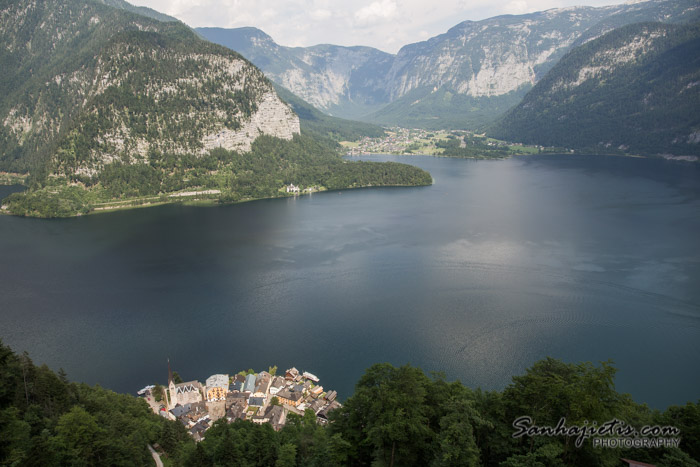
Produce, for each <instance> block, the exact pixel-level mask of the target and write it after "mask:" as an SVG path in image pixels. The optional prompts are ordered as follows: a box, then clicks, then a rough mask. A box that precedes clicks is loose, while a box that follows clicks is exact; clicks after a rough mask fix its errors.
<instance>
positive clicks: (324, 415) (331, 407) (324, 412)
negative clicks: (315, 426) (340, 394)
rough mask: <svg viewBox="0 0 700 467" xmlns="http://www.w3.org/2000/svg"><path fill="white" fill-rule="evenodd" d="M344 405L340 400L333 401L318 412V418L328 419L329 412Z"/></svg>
mask: <svg viewBox="0 0 700 467" xmlns="http://www.w3.org/2000/svg"><path fill="white" fill-rule="evenodd" d="M340 407H342V405H340V403H339V402H336V401H333V402H331V403H330V404H328V406H326V407H324V408H323V409H322V410H321V411H320V412H319V413H318V418H321V419H323V420H326V421H327V420H328V414H329V413H330V412H332V411H333V410H335V409H338V408H340Z"/></svg>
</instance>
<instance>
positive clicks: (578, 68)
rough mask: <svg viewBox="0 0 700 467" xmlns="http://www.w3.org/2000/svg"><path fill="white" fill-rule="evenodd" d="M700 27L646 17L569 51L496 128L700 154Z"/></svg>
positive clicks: (564, 141) (562, 141) (587, 143)
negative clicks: (646, 21) (672, 23)
mask: <svg viewBox="0 0 700 467" xmlns="http://www.w3.org/2000/svg"><path fill="white" fill-rule="evenodd" d="M698 108H700V27H699V26H697V23H695V24H694V25H668V24H661V23H640V24H634V25H629V26H625V27H622V28H619V29H615V30H613V31H611V32H609V33H607V34H605V35H603V36H601V37H599V38H597V39H595V40H592V41H589V42H586V43H585V44H584V45H582V46H580V47H577V48H575V49H574V50H572V51H571V53H569V54H567V55H566V56H565V57H564V58H562V60H561V61H560V62H559V63H557V65H556V66H555V67H554V68H552V70H550V72H549V73H547V75H545V76H544V77H543V78H542V79H541V80H540V81H539V82H538V83H537V85H536V86H535V87H534V88H533V89H532V91H530V92H529V93H528V94H527V96H525V98H524V99H523V101H522V102H521V103H520V104H519V105H518V106H517V107H515V108H514V109H513V110H511V111H510V112H509V113H508V114H507V115H506V116H505V117H504V118H503V119H502V121H500V122H499V123H498V124H496V125H495V126H494V127H493V128H492V129H491V130H490V132H491V134H492V135H493V136H496V137H500V138H504V139H510V140H517V141H523V142H528V143H534V144H542V145H548V146H563V147H569V148H576V149H586V150H590V151H595V152H633V153H635V152H636V153H643V154H650V153H651V154H654V153H656V154H673V155H682V156H684V155H696V156H697V155H700V144H699V143H700V138H698V136H697V135H698V134H700V114H698V111H697V109H698Z"/></svg>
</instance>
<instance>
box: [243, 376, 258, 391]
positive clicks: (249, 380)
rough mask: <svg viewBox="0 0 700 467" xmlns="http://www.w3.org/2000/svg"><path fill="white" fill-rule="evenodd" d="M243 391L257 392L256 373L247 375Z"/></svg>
mask: <svg viewBox="0 0 700 467" xmlns="http://www.w3.org/2000/svg"><path fill="white" fill-rule="evenodd" d="M243 392H250V393H253V392H255V375H248V376H246V377H245V383H243Z"/></svg>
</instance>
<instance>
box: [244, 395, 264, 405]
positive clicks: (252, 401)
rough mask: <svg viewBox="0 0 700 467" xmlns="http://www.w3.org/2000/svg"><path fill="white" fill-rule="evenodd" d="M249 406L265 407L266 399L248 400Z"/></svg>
mask: <svg viewBox="0 0 700 467" xmlns="http://www.w3.org/2000/svg"><path fill="white" fill-rule="evenodd" d="M248 405H249V406H253V407H262V406H263V405H265V398H263V397H251V398H250V399H248Z"/></svg>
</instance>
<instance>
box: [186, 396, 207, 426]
mask: <svg viewBox="0 0 700 467" xmlns="http://www.w3.org/2000/svg"><path fill="white" fill-rule="evenodd" d="M208 416H209V408H208V407H207V403H206V402H204V401H200V402H196V403H194V404H190V411H189V412H188V413H187V418H189V419H190V420H192V421H195V422H196V421H199V420H202V419H204V418H207V417H208Z"/></svg>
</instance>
